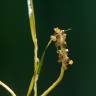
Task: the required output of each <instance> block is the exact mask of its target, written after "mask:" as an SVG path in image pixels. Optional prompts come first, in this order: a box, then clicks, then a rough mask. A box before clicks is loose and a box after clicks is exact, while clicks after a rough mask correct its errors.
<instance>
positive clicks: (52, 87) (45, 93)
mask: <svg viewBox="0 0 96 96" xmlns="http://www.w3.org/2000/svg"><path fill="white" fill-rule="evenodd" d="M64 71H65V70H64V64H63V63H62V66H61V72H60V75H59V77H58V78H57V80H56V81H55V82H54V83H53V84H52V85H51V86H50V87H49V88H48V89H47V90H46V91H44V93H43V94H42V95H41V96H48V94H49V93H50V92H51V91H52V90H53V89H54V88H55V87H56V86H57V85H58V84H59V83H60V82H61V80H62V79H63V76H64Z"/></svg>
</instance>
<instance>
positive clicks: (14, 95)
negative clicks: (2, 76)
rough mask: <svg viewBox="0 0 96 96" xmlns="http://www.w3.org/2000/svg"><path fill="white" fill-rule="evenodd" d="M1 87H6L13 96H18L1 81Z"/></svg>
mask: <svg viewBox="0 0 96 96" xmlns="http://www.w3.org/2000/svg"><path fill="white" fill-rule="evenodd" d="M0 85H1V86H2V87H4V88H5V89H6V90H7V91H8V92H9V93H10V94H11V95H12V96H16V94H15V93H14V92H13V90H12V89H11V88H9V87H8V86H7V85H6V84H4V83H3V82H2V81H0Z"/></svg>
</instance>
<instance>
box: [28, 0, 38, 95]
mask: <svg viewBox="0 0 96 96" xmlns="http://www.w3.org/2000/svg"><path fill="white" fill-rule="evenodd" d="M27 3H28V12H29V21H30V28H31V35H32V40H33V43H34V75H33V78H32V80H31V82H30V85H29V89H28V93H27V96H30V94H31V92H32V89H33V86H34V84H35V86H34V87H35V88H34V94H37V93H35V92H37V91H35V89H36V88H37V87H36V86H37V84H36V83H37V80H36V78H37V70H38V63H39V60H38V43H37V36H36V26H35V15H34V7H33V0H27ZM36 90H37V89H36Z"/></svg>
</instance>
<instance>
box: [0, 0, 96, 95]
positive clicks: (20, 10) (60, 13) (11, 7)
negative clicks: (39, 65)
mask: <svg viewBox="0 0 96 96" xmlns="http://www.w3.org/2000/svg"><path fill="white" fill-rule="evenodd" d="M34 1H35V2H34V5H35V15H36V25H37V35H38V39H39V42H38V43H39V47H40V49H39V57H40V55H41V53H42V51H43V49H44V46H45V45H46V44H47V42H48V40H49V37H50V35H51V34H52V32H53V28H54V27H57V26H58V27H60V28H63V29H64V28H65V29H67V28H70V27H71V28H72V31H69V32H68V39H67V41H68V47H69V50H70V54H69V55H70V58H72V59H73V60H74V65H72V67H70V68H69V70H67V71H66V72H65V76H64V79H63V81H62V82H61V83H60V85H59V86H58V87H56V88H55V90H54V91H53V92H52V93H51V94H50V95H49V96H96V54H95V53H96V44H95V43H96V36H95V35H96V1H95V0H34ZM27 13H28V12H27V2H26V0H1V1H0V80H2V81H3V82H5V83H6V84H7V85H9V86H10V87H11V88H12V89H13V90H14V91H15V92H16V93H17V96H26V92H27V89H28V85H29V82H30V80H31V76H32V73H33V42H32V39H31V33H30V27H29V21H28V14H27ZM59 70H60V65H59V64H57V55H56V49H55V47H54V45H51V46H50V47H49V49H48V52H47V54H46V59H45V66H43V69H42V72H41V76H40V78H39V79H40V80H39V82H38V86H39V88H38V90H39V93H40V94H41V93H42V92H43V91H44V90H45V89H46V88H47V87H48V86H49V85H50V84H51V83H52V82H53V81H54V80H55V79H56V78H57V77H58V75H59ZM0 96H10V95H9V94H7V92H6V91H5V90H4V89H3V88H2V87H0Z"/></svg>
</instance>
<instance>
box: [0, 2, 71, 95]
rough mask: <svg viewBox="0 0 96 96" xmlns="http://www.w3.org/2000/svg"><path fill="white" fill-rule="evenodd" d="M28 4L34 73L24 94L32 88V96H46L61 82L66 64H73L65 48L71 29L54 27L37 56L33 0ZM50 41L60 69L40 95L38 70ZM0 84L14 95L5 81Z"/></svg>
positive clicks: (28, 93)
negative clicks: (54, 48)
mask: <svg viewBox="0 0 96 96" xmlns="http://www.w3.org/2000/svg"><path fill="white" fill-rule="evenodd" d="M27 4H28V13H29V22H30V29H31V30H30V31H31V35H32V41H33V44H34V74H33V76H32V79H31V81H30V84H29V88H28V92H27V94H26V96H31V93H32V92H33V90H34V96H48V94H49V93H50V92H51V91H52V90H53V89H54V88H55V87H56V86H57V85H58V84H59V83H60V82H61V80H62V79H63V76H64V72H65V70H67V69H68V66H70V65H72V64H73V61H72V60H71V59H70V58H69V57H68V49H67V42H66V37H67V34H66V31H69V30H71V29H67V30H64V29H60V28H58V27H56V28H54V33H53V35H51V36H50V38H49V42H48V43H47V45H46V46H45V49H44V51H43V53H42V55H41V58H39V57H38V49H39V48H38V39H37V34H36V24H35V15H34V6H33V0H27ZM51 43H54V45H55V47H56V49H57V51H56V52H57V55H58V60H57V61H58V63H60V64H61V71H60V75H59V77H58V78H57V80H56V81H55V82H53V84H52V85H51V86H50V87H49V88H48V89H46V90H45V91H44V92H43V93H42V94H41V95H40V94H38V90H37V88H38V79H39V76H40V72H41V70H42V66H43V63H44V62H43V61H44V58H45V54H46V51H47V48H48V47H49V45H51ZM0 85H1V86H3V87H4V88H5V89H6V90H7V91H8V92H9V93H10V94H11V95H12V96H16V94H15V93H14V92H13V91H12V89H11V88H9V87H8V86H7V85H6V84H5V83H3V82H1V81H0Z"/></svg>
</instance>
